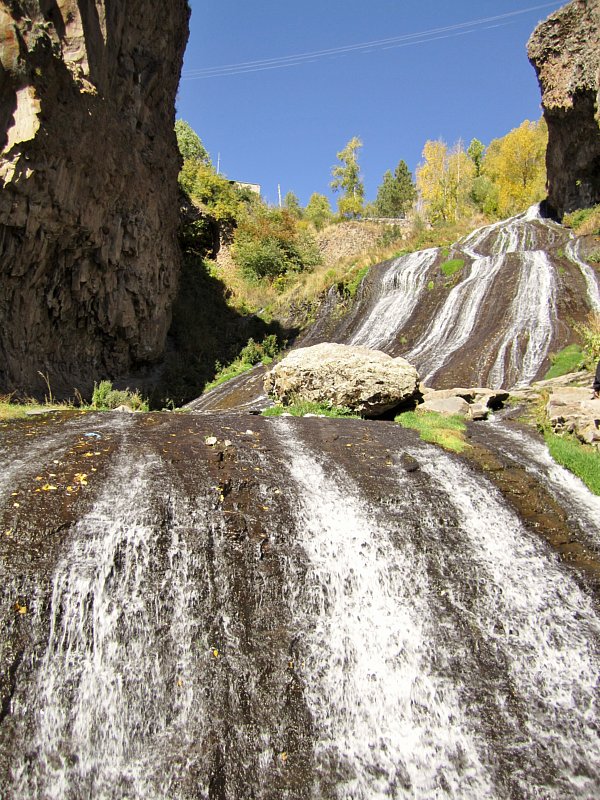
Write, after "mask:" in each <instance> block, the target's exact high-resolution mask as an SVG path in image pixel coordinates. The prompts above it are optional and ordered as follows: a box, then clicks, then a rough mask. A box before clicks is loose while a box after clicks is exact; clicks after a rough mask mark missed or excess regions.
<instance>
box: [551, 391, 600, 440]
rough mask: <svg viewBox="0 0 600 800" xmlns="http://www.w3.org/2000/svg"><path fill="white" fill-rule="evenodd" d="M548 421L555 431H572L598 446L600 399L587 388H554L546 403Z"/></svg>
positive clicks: (599, 438)
mask: <svg viewBox="0 0 600 800" xmlns="http://www.w3.org/2000/svg"><path fill="white" fill-rule="evenodd" d="M546 416H547V418H548V422H549V423H550V425H551V426H552V428H553V429H554V431H555V432H556V433H572V434H573V435H575V436H577V438H578V439H580V440H581V441H582V442H585V443H586V444H591V445H594V446H595V447H598V448H600V400H599V399H598V398H592V397H591V394H590V391H589V389H578V388H576V387H565V388H562V389H556V390H555V391H553V392H552V393H551V395H550V398H549V400H548V403H547V404H546Z"/></svg>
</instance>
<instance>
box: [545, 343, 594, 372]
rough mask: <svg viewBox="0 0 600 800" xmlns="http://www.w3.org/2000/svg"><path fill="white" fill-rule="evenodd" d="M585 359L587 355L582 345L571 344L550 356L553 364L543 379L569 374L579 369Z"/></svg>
mask: <svg viewBox="0 0 600 800" xmlns="http://www.w3.org/2000/svg"><path fill="white" fill-rule="evenodd" d="M584 360H585V356H584V354H583V351H582V349H581V347H580V346H579V345H578V344H570V345H568V346H567V347H565V348H564V349H563V350H561V351H560V352H559V353H556V354H555V355H551V356H550V361H551V362H552V366H551V367H550V369H549V370H548V372H547V373H546V374H545V375H544V378H543V380H545V381H546V380H549V379H550V378H559V377H560V376H561V375H567V374H568V373H569V372H577V370H579V369H581V368H582V364H583V362H584Z"/></svg>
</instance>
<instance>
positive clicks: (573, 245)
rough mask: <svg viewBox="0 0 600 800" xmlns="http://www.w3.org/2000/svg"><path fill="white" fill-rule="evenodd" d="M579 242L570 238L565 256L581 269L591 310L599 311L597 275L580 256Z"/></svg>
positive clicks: (599, 295)
mask: <svg viewBox="0 0 600 800" xmlns="http://www.w3.org/2000/svg"><path fill="white" fill-rule="evenodd" d="M580 249H581V242H580V240H579V239H571V240H570V241H569V242H568V243H567V246H566V254H567V257H568V258H569V259H570V261H572V262H573V263H574V264H576V265H577V266H578V267H579V269H580V270H581V274H582V275H583V278H584V280H585V284H586V287H587V293H588V299H589V303H590V306H591V307H592V310H593V311H597V312H599V313H600V288H599V286H598V276H597V274H596V271H595V270H594V269H593V268H592V267H590V265H589V264H586V262H585V261H584V260H583V259H582V258H581V253H580Z"/></svg>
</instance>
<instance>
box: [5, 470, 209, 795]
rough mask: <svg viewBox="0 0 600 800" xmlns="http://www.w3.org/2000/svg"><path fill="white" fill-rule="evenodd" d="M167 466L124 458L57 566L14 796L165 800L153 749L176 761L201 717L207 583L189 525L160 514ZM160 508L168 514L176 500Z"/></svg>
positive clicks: (21, 712)
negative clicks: (195, 570)
mask: <svg viewBox="0 0 600 800" xmlns="http://www.w3.org/2000/svg"><path fill="white" fill-rule="evenodd" d="M159 468H160V465H159V463H158V462H156V461H154V462H152V461H147V462H141V463H140V462H138V463H136V464H132V463H131V461H130V460H129V459H128V458H127V457H124V456H123V457H121V460H120V461H119V462H118V463H117V464H115V467H114V472H113V477H112V480H111V481H110V482H109V483H108V484H107V485H106V486H105V489H104V493H103V496H102V497H101V498H100V500H99V501H98V503H97V504H96V505H95V506H94V507H93V508H92V510H91V511H90V512H89V513H88V514H87V515H85V516H84V517H83V518H82V519H81V520H80V521H79V523H78V524H77V526H76V529H75V530H74V532H73V544H72V546H71V547H70V548H69V549H68V551H67V552H66V553H65V555H64V556H63V558H62V559H61V561H60V562H59V564H58V566H57V568H56V571H55V575H54V586H53V590H52V595H51V600H50V628H49V633H48V640H47V645H46V647H45V652H43V654H41V656H40V660H39V663H38V664H37V666H36V670H35V677H34V679H33V681H32V684H31V685H29V686H27V688H26V691H24V692H22V693H21V694H20V695H19V697H18V698H17V699H16V701H15V704H14V710H13V713H14V715H15V717H16V718H17V719H19V718H20V719H21V720H22V722H23V723H25V721H26V720H27V719H28V718H29V720H30V722H29V724H30V725H31V726H32V728H33V735H32V737H31V738H30V737H29V735H28V734H27V733H26V732H25V731H23V741H24V742H26V748H25V749H24V750H23V751H21V752H20V753H18V758H17V759H16V761H15V763H14V764H13V766H12V773H13V780H14V789H13V794H12V795H11V797H14V798H15V800H16V799H17V798H19V799H21V798H22V800H25V799H26V798H31V797H40V798H41V797H44V798H52V799H53V800H54V798H55V799H56V800H64V798H70V797H84V796H85V797H88V796H89V797H95V798H115V800H116V798H122V797H125V796H128V797H131V798H147V799H148V800H151V799H152V798H156V799H157V800H158V799H159V798H163V797H165V796H168V794H169V792H168V788H169V782H170V781H169V775H168V772H167V774H164V775H162V776H161V781H160V783H162V791H161V790H159V791H156V790H155V789H154V788H153V783H154V781H153V780H152V778H154V777H155V776H153V775H152V771H153V770H152V769H149V763H151V760H152V753H153V751H154V750H155V748H157V747H160V750H161V751H163V750H168V749H171V750H172V758H173V760H174V761H175V760H176V759H175V755H176V753H177V752H178V750H179V749H180V748H181V747H183V746H184V745H185V743H186V740H187V739H188V738H189V736H190V735H191V734H192V732H193V731H194V728H195V727H197V725H198V721H199V720H202V717H203V713H204V708H203V702H202V698H203V692H201V691H200V692H199V691H194V681H193V675H194V672H195V671H196V670H197V669H198V668H199V666H200V663H201V659H200V663H199V659H198V654H197V653H194V643H195V642H196V641H197V639H198V637H199V636H201V634H202V631H201V629H200V620H199V619H198V616H197V615H196V614H195V613H194V604H193V602H192V598H193V595H194V594H195V593H197V592H198V591H199V589H200V587H199V586H197V585H194V583H193V582H192V581H191V579H190V563H191V556H190V553H189V550H188V549H187V546H186V542H185V538H184V536H182V531H181V529H180V527H178V526H177V525H172V526H169V524H168V521H167V520H164V519H163V520H161V518H160V514H159V513H158V512H157V509H156V504H157V498H156V486H157V485H159V486H160V483H161V482H160V479H159V475H160V469H159ZM123 487H127V491H126V492H124V491H123ZM163 502H166V504H167V505H166V506H165V507H163V509H162V512H161V513H162V514H166V515H167V516H168V515H169V513H170V512H169V504H170V503H175V502H176V501H175V498H170V499H169V498H166V499H164V500H163ZM169 528H170V530H169ZM166 534H168V540H167V541H165V542H163V541H161V540H162V538H163V536H164V535H166ZM163 547H164V548H166V554H165V559H164V563H161V562H163V559H162V558H161V551H162V550H163ZM196 557H197V556H196ZM162 569H164V571H162V572H161V570H162ZM165 648H166V649H168V650H169V651H170V655H169V658H167V659H165ZM207 649H208V648H207ZM196 688H197V687H196ZM161 755H162V758H163V759H164V754H162V753H161ZM155 758H157V759H158V755H155ZM165 764H166V760H163V762H162V764H161V766H162V767H163V768H164V767H165ZM157 766H158V765H157Z"/></svg>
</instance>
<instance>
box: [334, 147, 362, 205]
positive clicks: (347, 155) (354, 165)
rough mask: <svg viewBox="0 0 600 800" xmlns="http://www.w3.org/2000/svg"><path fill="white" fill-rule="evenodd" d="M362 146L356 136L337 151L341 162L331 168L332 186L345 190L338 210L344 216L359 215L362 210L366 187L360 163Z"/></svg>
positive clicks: (338, 190)
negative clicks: (359, 152) (359, 156)
mask: <svg viewBox="0 0 600 800" xmlns="http://www.w3.org/2000/svg"><path fill="white" fill-rule="evenodd" d="M362 146H363V143H362V142H361V140H360V139H359V138H358V137H357V136H354V137H353V138H352V139H350V141H349V142H348V144H347V145H346V146H345V147H344V149H343V150H340V152H339V153H337V155H336V157H337V159H338V161H339V162H340V163H339V164H336V165H334V166H333V167H332V168H331V176H332V178H333V180H332V181H331V188H332V189H333V191H334V192H340V191H341V192H343V194H342V196H341V197H340V199H339V200H338V210H339V212H340V214H341V216H343V217H359V216H360V214H361V212H362V208H363V201H364V197H365V187H364V183H363V181H362V176H361V174H360V166H359V164H358V151H359V150H360V148H361V147H362Z"/></svg>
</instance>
